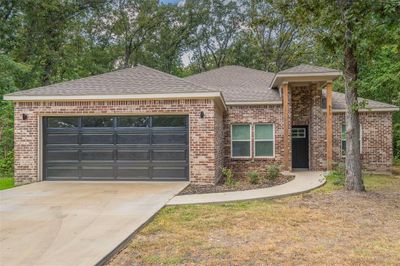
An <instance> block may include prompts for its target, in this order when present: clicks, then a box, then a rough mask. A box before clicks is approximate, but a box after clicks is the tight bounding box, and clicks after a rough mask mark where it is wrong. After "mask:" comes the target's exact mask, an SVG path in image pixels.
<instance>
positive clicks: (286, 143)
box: [282, 82, 290, 171]
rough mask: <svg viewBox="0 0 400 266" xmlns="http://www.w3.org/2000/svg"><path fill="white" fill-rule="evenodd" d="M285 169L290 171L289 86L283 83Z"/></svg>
mask: <svg viewBox="0 0 400 266" xmlns="http://www.w3.org/2000/svg"><path fill="white" fill-rule="evenodd" d="M282 94H283V95H282V99H283V102H282V104H283V168H284V170H285V171H288V170H289V126H290V125H289V84H288V82H284V83H283V87H282Z"/></svg>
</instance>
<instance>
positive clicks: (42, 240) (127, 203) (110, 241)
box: [0, 182, 187, 266]
mask: <svg viewBox="0 0 400 266" xmlns="http://www.w3.org/2000/svg"><path fill="white" fill-rule="evenodd" d="M186 185H187V183H186V182H152V183H149V182H147V183H146V182H40V183H35V184H30V185H25V186H21V187H17V188H12V189H8V190H3V191H0V265H2V266H3V265H4V266H6V265H51V266H61V265H74V266H75V265H95V264H96V263H98V262H99V261H101V260H102V259H103V258H104V256H106V255H107V254H109V253H110V252H112V251H113V250H114V249H115V248H116V247H118V246H119V245H120V244H121V242H123V241H124V240H125V239H127V238H128V237H129V236H130V235H131V234H133V233H134V232H135V231H136V230H138V229H139V228H140V227H141V226H142V225H143V224H144V223H145V222H147V221H148V220H149V219H150V218H151V217H152V216H153V215H154V214H155V213H157V212H158V211H159V210H160V209H161V208H162V207H163V206H164V205H165V203H166V202H167V201H168V200H169V199H171V198H172V197H173V196H174V195H175V194H177V193H178V192H179V191H181V190H182V189H183V188H184V187H185V186H186Z"/></svg>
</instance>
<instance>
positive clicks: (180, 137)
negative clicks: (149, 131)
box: [152, 132, 186, 145]
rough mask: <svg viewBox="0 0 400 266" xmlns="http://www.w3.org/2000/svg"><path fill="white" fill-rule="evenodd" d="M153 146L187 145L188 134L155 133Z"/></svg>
mask: <svg viewBox="0 0 400 266" xmlns="http://www.w3.org/2000/svg"><path fill="white" fill-rule="evenodd" d="M152 143H153V144H168V145H173V144H186V133H184V132H154V133H153V136H152Z"/></svg>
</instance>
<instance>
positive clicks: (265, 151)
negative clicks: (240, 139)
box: [254, 124, 275, 157]
mask: <svg viewBox="0 0 400 266" xmlns="http://www.w3.org/2000/svg"><path fill="white" fill-rule="evenodd" d="M274 135H275V134H274V125H273V124H265V125H255V128H254V157H273V156H274V146H275V145H274Z"/></svg>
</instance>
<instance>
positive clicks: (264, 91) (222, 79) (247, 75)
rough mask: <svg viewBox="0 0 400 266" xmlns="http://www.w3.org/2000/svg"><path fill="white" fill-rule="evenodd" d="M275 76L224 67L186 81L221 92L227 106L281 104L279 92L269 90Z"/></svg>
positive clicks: (257, 71)
mask: <svg viewBox="0 0 400 266" xmlns="http://www.w3.org/2000/svg"><path fill="white" fill-rule="evenodd" d="M274 76H275V74H274V73H270V72H265V71H261V70H255V69H250V68H246V67H241V66H224V67H221V68H217V69H213V70H210V71H206V72H202V73H199V74H195V75H192V76H189V77H186V78H185V80H188V81H191V82H193V83H196V84H198V85H203V86H206V87H207V88H210V89H212V90H218V91H221V92H222V93H223V95H224V98H225V100H226V102H227V104H233V103H235V104H236V103H240V104H246V103H281V101H282V100H281V97H280V95H279V92H278V91H277V90H270V89H268V86H269V84H270V83H271V82H272V80H273V78H274Z"/></svg>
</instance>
